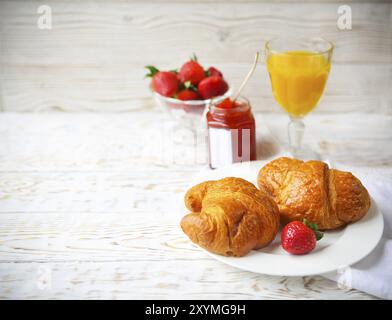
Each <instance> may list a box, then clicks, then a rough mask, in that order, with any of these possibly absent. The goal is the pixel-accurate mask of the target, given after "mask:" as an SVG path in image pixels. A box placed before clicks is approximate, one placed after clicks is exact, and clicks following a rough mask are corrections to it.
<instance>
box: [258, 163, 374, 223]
mask: <svg viewBox="0 0 392 320" xmlns="http://www.w3.org/2000/svg"><path fill="white" fill-rule="evenodd" d="M257 183H258V186H259V188H260V189H261V190H263V191H265V192H267V193H268V194H270V195H271V196H272V197H273V199H274V200H275V202H276V204H277V205H278V207H279V212H280V217H281V221H282V222H283V223H287V222H289V221H293V220H302V219H303V218H306V219H307V220H309V221H311V222H313V223H317V225H318V227H319V229H321V230H327V229H336V228H339V227H342V226H344V225H346V224H347V223H350V222H354V221H357V220H359V219H361V218H362V217H363V216H365V215H366V213H367V212H368V211H369V208H370V197H369V193H368V192H367V190H366V188H365V187H364V186H363V185H362V183H361V182H360V181H359V180H358V179H357V178H356V177H354V176H353V175H352V174H351V173H350V172H344V171H339V170H334V169H329V168H328V165H327V164H325V163H324V162H321V161H307V162H303V161H301V160H297V159H291V158H285V157H283V158H278V159H276V160H273V161H271V162H270V163H268V164H267V165H265V166H264V167H263V168H261V170H260V172H259V174H258V178H257Z"/></svg>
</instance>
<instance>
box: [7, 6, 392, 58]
mask: <svg viewBox="0 0 392 320" xmlns="http://www.w3.org/2000/svg"><path fill="white" fill-rule="evenodd" d="M47 4H48V5H51V6H52V10H53V15H54V18H53V23H54V26H53V29H52V30H39V29H38V28H37V27H36V23H37V17H38V15H37V13H36V9H37V2H24V1H20V2H19V1H18V2H14V1H11V2H2V4H1V5H2V10H1V18H2V20H1V23H2V51H3V59H5V60H6V61H7V62H8V63H13V64H14V63H15V64H26V61H28V64H42V63H43V61H44V63H45V64H63V63H64V62H66V63H67V64H71V65H72V64H106V63H115V64H122V65H124V64H125V65H126V64H129V63H130V62H133V63H140V64H141V65H145V64H146V63H152V62H154V61H156V62H157V63H158V64H160V63H172V62H173V61H181V60H183V59H184V58H185V57H187V56H189V54H190V53H191V52H193V51H195V52H197V53H198V54H199V55H200V56H207V57H209V58H210V59H211V60H214V61H217V60H218V61H220V62H248V61H249V58H248V55H247V53H249V54H253V53H254V52H255V51H256V50H260V49H261V47H262V44H263V42H264V41H265V40H267V39H270V38H272V37H275V36H277V35H290V34H292V35H294V34H302V35H307V34H308V35H310V34H319V35H323V36H325V37H326V38H328V39H330V40H332V41H335V42H336V45H337V48H338V50H336V53H335V60H336V61H338V62H348V63H355V62H373V63H390V62H391V55H390V54H391V44H392V39H391V31H390V26H391V16H390V10H391V4H390V3H385V4H373V3H355V4H354V3H353V4H352V5H351V6H352V9H353V12H354V13H355V14H354V16H353V29H352V30H351V31H346V32H342V31H339V30H338V29H337V27H336V21H337V5H336V4H334V3H324V4H321V5H320V4H319V3H316V4H312V3H308V4H301V5H296V4H295V3H293V4H292V5H289V4H287V3H272V4H271V3H245V4H242V3H233V4H230V3H227V4H226V3H184V4H182V5H179V4H178V3H168V4H165V5H164V6H162V5H161V4H159V3H157V4H155V3H148V2H147V3H143V4H140V3H132V2H119V3H116V2H111V3H110V4H109V3H101V4H100V5H99V6H93V5H92V4H93V3H92V2H88V1H86V2H79V3H77V4H76V3H72V4H71V3H70V2H67V1H65V2H61V1H54V2H51V1H49V2H48V3H47ZM369 13H370V14H369ZM179 30H181V32H179ZM71 44H72V45H71ZM207 44H208V45H207ZM163 48H164V49H163ZM158 52H159V54H158Z"/></svg>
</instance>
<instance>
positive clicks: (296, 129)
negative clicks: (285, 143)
mask: <svg viewBox="0 0 392 320" xmlns="http://www.w3.org/2000/svg"><path fill="white" fill-rule="evenodd" d="M304 132H305V124H304V122H303V121H302V118H296V117H290V123H289V125H288V134H289V145H290V152H291V154H292V155H293V156H296V155H298V154H299V153H300V150H301V146H302V138H303V136H304Z"/></svg>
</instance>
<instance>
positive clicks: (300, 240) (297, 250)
mask: <svg viewBox="0 0 392 320" xmlns="http://www.w3.org/2000/svg"><path fill="white" fill-rule="evenodd" d="M322 237H323V233H322V232H320V231H319V230H318V229H317V225H316V224H314V223H309V222H308V221H306V220H305V219H304V222H300V221H293V222H290V223H288V224H286V225H285V226H284V228H283V230H282V233H281V236H280V238H281V242H282V247H283V249H284V250H286V251H287V252H289V253H291V254H306V253H309V252H310V251H312V250H313V249H314V248H315V247H316V242H317V241H318V240H320V239H321V238H322Z"/></svg>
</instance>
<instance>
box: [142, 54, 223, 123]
mask: <svg viewBox="0 0 392 320" xmlns="http://www.w3.org/2000/svg"><path fill="white" fill-rule="evenodd" d="M146 68H147V69H148V70H149V73H148V74H147V75H146V76H147V77H149V78H151V84H150V88H151V91H152V93H153V95H154V98H155V100H156V101H157V103H158V105H160V106H161V107H163V108H164V109H165V110H166V111H168V112H169V114H170V115H171V116H173V117H174V118H175V119H176V120H178V121H182V122H183V123H184V124H185V123H186V122H188V121H191V122H194V121H198V120H200V116H201V115H202V114H203V112H204V110H205V108H206V107H207V106H208V105H209V104H210V102H211V100H212V99H213V100H214V103H216V102H219V101H222V100H224V99H225V98H227V97H228V96H230V89H229V85H228V84H227V82H226V80H225V79H224V77H223V74H222V72H220V71H219V70H218V69H217V68H215V67H209V68H207V69H205V68H204V67H203V66H202V65H201V64H200V63H199V62H198V60H197V58H196V56H193V57H192V58H191V59H190V60H189V61H187V62H185V63H184V64H183V65H182V66H181V68H180V69H178V70H177V69H176V70H170V71H161V70H159V69H157V68H156V67H154V66H146Z"/></svg>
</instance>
